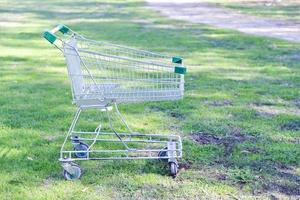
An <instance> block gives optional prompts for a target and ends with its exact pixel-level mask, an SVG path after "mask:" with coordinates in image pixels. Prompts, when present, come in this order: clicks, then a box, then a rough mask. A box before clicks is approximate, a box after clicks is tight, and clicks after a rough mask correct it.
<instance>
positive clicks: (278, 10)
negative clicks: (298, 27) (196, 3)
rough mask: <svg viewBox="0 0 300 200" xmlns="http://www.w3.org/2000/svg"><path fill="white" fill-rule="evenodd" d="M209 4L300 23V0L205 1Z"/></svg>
mask: <svg viewBox="0 0 300 200" xmlns="http://www.w3.org/2000/svg"><path fill="white" fill-rule="evenodd" d="M205 1H207V2H209V3H217V4H218V5H220V6H223V7H226V8H230V9H233V10H236V11H240V12H242V13H246V14H250V15H257V16H261V17H269V18H273V19H283V20H290V21H295V22H299V21H300V2H299V1H298V0H251V1H249V0H229V1H228V0H205Z"/></svg>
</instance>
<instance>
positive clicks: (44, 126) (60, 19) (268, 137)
mask: <svg viewBox="0 0 300 200" xmlns="http://www.w3.org/2000/svg"><path fill="white" fill-rule="evenodd" d="M57 23H64V24H67V25H68V26H70V27H71V28H72V29H74V30H75V31H77V32H79V33H81V34H82V35H85V36H87V37H89V38H92V39H95V40H105V41H113V42H114V43H118V44H124V45H129V46H133V47H137V48H142V49H147V50H153V51H158V52H162V53H168V54H173V55H181V56H182V57H184V58H185V65H186V66H187V67H188V73H187V75H186V94H185V98H184V99H183V100H181V101H177V102H176V103H174V102H157V103H143V104H137V105H121V111H123V113H124V114H125V117H126V118H127V119H128V121H129V123H130V125H132V126H133V128H134V129H135V130H137V131H140V132H143V133H152V132H154V133H157V132H163V133H168V132H169V133H174V134H179V135H181V136H182V138H183V140H184V157H183V159H182V160H181V161H180V162H181V165H182V166H183V167H184V168H185V169H182V170H181V172H180V174H179V175H178V177H177V178H176V179H172V178H171V177H169V176H167V175H166V174H167V169H166V168H165V167H164V164H162V163H159V162H156V161H124V162H114V161H107V162H83V163H80V164H81V166H82V168H83V169H84V174H83V176H82V178H81V179H80V180H78V181H75V182H68V181H65V180H64V179H63V177H62V169H61V166H60V163H59V162H58V160H57V159H58V157H59V149H60V145H61V144H62V142H63V139H64V134H65V133H66V131H67V129H68V127H69V125H70V123H71V120H72V117H73V113H74V112H75V109H76V108H75V106H73V105H72V104H71V92H70V87H69V81H68V78H67V72H66V66H65V63H64V60H63V56H62V55H61V53H60V52H59V51H58V50H57V49H55V48H53V47H52V46H51V45H50V44H49V43H47V42H46V41H45V40H44V39H42V38H41V32H42V31H43V30H45V29H47V28H50V27H53V26H54V25H56V24H57ZM0 35H1V37H0V80H1V84H0V92H1V96H0V169H1V171H0V194H1V199H58V198H59V199H121V198H123V199H171V198H178V199H179V198H181V199H183V198H185V199H197V198H198V199H201V198H203V199H217V198H222V199H232V198H241V199H255V198H259V199H268V198H269V197H270V195H274V196H276V197H278V198H288V197H294V198H296V196H297V195H298V196H299V195H300V194H299V193H300V192H299V176H300V159H299V157H300V150H299V138H300V131H299V129H300V115H299V113H300V108H299V106H300V103H299V102H300V92H299V88H300V84H299V83H300V65H299V63H300V62H299V61H300V57H299V55H300V45H298V44H292V43H288V42H285V41H280V40H275V39H269V38H262V37H255V36H250V35H245V34H241V33H238V32H234V31H224V30H220V29H215V28H212V27H208V26H204V25H196V24H188V23H185V22H179V21H172V20H169V19H166V18H164V17H161V16H159V15H158V14H157V13H155V12H152V11H150V10H148V9H146V8H145V6H144V4H143V3H142V2H134V1H130V2H117V1H113V2H112V1H106V2H97V1H92V0H90V1H85V2H73V1H64V2H62V1H48V2H44V1H43V2H41V1H17V0H14V1H4V2H3V1H2V2H1V3H0ZM174 113H175V114H174ZM88 120H90V119H88V118H86V119H85V122H84V123H83V126H87V127H88V128H89V127H91V126H92V125H93V123H92V122H91V124H89V121H88ZM90 121H91V120H90ZM203 133H205V134H206V135H209V136H210V137H211V135H213V136H215V137H217V138H218V139H220V142H219V143H214V142H208V143H210V144H198V143H197V142H196V141H194V140H193V139H192V137H194V138H196V137H197V135H198V136H200V138H201V137H203ZM200 141H201V140H200Z"/></svg>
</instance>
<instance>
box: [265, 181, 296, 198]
mask: <svg viewBox="0 0 300 200" xmlns="http://www.w3.org/2000/svg"><path fill="white" fill-rule="evenodd" d="M263 188H264V190H267V191H279V192H281V193H283V194H286V195H289V196H298V195H300V187H299V185H298V184H291V183H286V184H284V183H277V182H272V183H269V184H265V185H264V186H263Z"/></svg>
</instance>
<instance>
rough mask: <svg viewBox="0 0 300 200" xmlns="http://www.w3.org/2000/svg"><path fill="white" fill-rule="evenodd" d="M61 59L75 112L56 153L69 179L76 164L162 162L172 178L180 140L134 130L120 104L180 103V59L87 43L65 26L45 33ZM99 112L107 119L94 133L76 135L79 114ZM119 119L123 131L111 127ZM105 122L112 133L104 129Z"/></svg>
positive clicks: (75, 174) (78, 172) (78, 173)
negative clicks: (125, 117) (92, 111)
mask: <svg viewBox="0 0 300 200" xmlns="http://www.w3.org/2000/svg"><path fill="white" fill-rule="evenodd" d="M43 37H44V38H45V39H46V40H48V41H49V42H50V43H51V44H53V45H54V46H55V47H57V48H58V49H59V50H61V51H62V52H63V54H64V56H65V59H66V63H67V69H68V75H69V78H70V81H71V89H72V97H73V103H74V104H76V106H77V111H76V114H75V116H74V119H73V122H72V124H71V126H70V128H69V131H68V133H67V135H66V137H65V140H64V142H63V144H62V147H61V150H60V159H59V161H60V162H61V163H62V167H63V171H64V172H63V174H64V177H65V178H66V179H67V180H74V179H77V178H79V177H80V176H81V169H80V167H79V166H78V165H77V164H75V163H74V162H75V161H83V160H129V159H132V160H133V159H160V160H164V161H167V163H168V165H169V169H170V174H171V175H172V176H176V174H177V172H178V163H177V159H178V158H181V157H182V143H181V138H180V136H177V135H164V134H140V133H137V132H134V131H132V129H131V128H130V127H129V126H128V124H127V123H126V121H125V119H124V117H123V116H122V115H121V113H120V111H119V109H118V106H117V105H118V103H134V102H146V101H163V100H178V99H181V98H182V97H183V93H184V74H185V72H186V68H185V67H184V66H183V65H182V59H181V58H180V57H169V56H165V55H161V54H157V53H152V52H149V51H143V50H138V49H134V48H130V47H125V46H121V45H116V44H111V43H107V42H98V41H93V40H89V39H86V38H85V37H83V36H81V35H79V34H78V33H76V32H74V31H72V30H71V29H70V28H68V27H67V26H65V25H58V26H56V27H55V28H53V29H52V30H50V31H46V32H44V33H43ZM87 109H97V110H99V111H100V112H102V114H103V115H104V116H105V119H104V120H103V121H102V123H100V124H99V125H98V126H97V127H95V130H94V131H92V132H87V131H78V130H77V131H76V130H75V128H76V124H77V122H78V120H79V117H80V114H81V113H82V112H83V111H85V110H87ZM112 116H117V120H119V123H122V124H123V126H124V127H125V130H126V131H123V132H120V131H118V130H117V129H116V128H115V125H114V120H115V119H114V117H112ZM104 122H107V124H108V127H109V128H110V131H105V129H104V128H103V123H104Z"/></svg>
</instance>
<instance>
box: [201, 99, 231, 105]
mask: <svg viewBox="0 0 300 200" xmlns="http://www.w3.org/2000/svg"><path fill="white" fill-rule="evenodd" d="M204 104H207V105H210V106H214V107H221V106H232V105H233V103H232V101H229V100H223V101H213V102H204Z"/></svg>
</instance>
